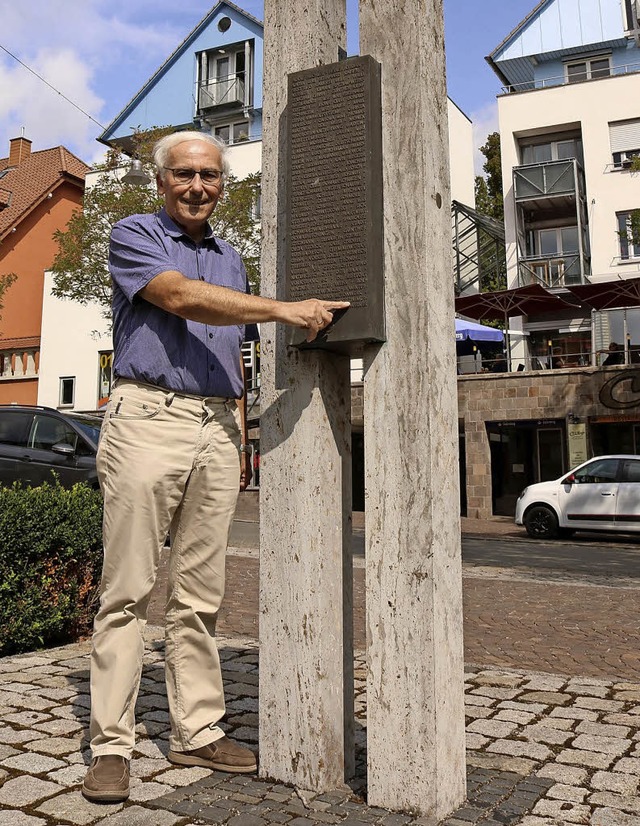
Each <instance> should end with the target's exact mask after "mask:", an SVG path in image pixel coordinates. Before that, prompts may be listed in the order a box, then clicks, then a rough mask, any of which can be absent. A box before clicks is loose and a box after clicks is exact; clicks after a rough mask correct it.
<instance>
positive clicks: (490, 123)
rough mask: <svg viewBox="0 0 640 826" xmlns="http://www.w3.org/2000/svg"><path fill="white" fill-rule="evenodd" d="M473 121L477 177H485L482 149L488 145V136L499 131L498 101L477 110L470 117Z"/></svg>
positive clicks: (474, 159) (474, 158) (474, 161)
mask: <svg viewBox="0 0 640 826" xmlns="http://www.w3.org/2000/svg"><path fill="white" fill-rule="evenodd" d="M469 117H470V118H471V120H472V121H473V166H474V170H475V174H476V175H484V172H483V169H482V165H483V164H484V162H485V160H486V159H485V157H484V155H483V154H482V152H480V147H481V146H483V145H484V144H485V143H486V140H487V135H490V134H491V133H492V132H497V131H498V104H497V103H496V101H492V102H491V103H488V104H487V105H486V106H483V107H482V108H481V109H477V110H476V111H475V112H472V113H471V114H470V116H469Z"/></svg>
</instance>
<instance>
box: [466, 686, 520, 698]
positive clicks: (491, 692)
mask: <svg viewBox="0 0 640 826" xmlns="http://www.w3.org/2000/svg"><path fill="white" fill-rule="evenodd" d="M520 693H521V692H520V689H519V688H496V687H495V686H490V685H487V686H484V685H483V686H479V687H478V688H474V689H472V690H471V691H470V692H469V694H467V695H466V696H467V697H492V698H493V699H494V700H513V699H514V697H517V696H518V695H519V694H520Z"/></svg>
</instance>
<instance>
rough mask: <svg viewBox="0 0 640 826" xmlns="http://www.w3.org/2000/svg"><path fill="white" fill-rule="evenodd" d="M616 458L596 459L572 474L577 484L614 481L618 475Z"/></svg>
mask: <svg viewBox="0 0 640 826" xmlns="http://www.w3.org/2000/svg"><path fill="white" fill-rule="evenodd" d="M618 465H619V461H618V459H596V461H595V462H589V464H588V465H585V466H584V467H582V468H580V470H576V472H575V473H574V474H573V475H574V477H575V480H576V482H577V483H578V484H596V483H598V482H604V483H606V482H614V481H615V480H616V479H617V477H618Z"/></svg>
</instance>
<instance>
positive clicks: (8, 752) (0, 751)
mask: <svg viewBox="0 0 640 826" xmlns="http://www.w3.org/2000/svg"><path fill="white" fill-rule="evenodd" d="M14 754H21V752H19V751H18V749H14V748H13V746H4V745H2V744H1V743H0V760H6V759H7V757H12V756H13V755H14Z"/></svg>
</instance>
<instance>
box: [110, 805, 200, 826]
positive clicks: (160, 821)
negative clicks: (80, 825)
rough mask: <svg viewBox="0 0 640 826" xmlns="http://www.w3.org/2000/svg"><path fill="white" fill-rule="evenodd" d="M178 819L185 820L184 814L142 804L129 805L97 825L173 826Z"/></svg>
mask: <svg viewBox="0 0 640 826" xmlns="http://www.w3.org/2000/svg"><path fill="white" fill-rule="evenodd" d="M178 821H184V817H183V815H175V814H173V813H172V812H167V811H160V810H158V809H154V810H153V811H150V810H149V809H145V808H143V807H142V806H128V807H127V808H126V809H123V810H122V811H120V812H117V814H114V815H109V816H108V817H106V818H104V819H103V820H98V821H97V822H96V823H97V826H152V825H153V826H173V824H174V823H178Z"/></svg>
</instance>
